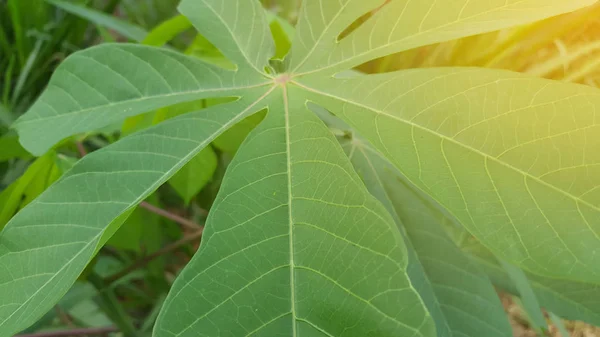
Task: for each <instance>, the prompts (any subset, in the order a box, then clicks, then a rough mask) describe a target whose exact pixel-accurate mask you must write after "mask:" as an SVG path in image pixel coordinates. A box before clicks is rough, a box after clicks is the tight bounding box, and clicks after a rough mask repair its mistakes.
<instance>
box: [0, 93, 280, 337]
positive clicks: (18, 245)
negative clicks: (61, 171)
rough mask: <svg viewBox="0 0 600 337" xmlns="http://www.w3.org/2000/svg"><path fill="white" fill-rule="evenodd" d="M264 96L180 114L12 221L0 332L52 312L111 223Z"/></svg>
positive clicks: (82, 168) (109, 153) (2, 262)
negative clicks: (150, 165) (50, 310)
mask: <svg viewBox="0 0 600 337" xmlns="http://www.w3.org/2000/svg"><path fill="white" fill-rule="evenodd" d="M256 90H258V89H256ZM268 92H270V91H268ZM268 92H267V93H268ZM265 95H266V93H265V91H264V90H262V91H261V90H258V91H255V95H250V97H252V96H254V97H253V99H250V98H247V99H243V100H240V101H236V102H233V103H228V104H222V105H218V106H215V107H211V108H208V109H205V110H202V111H199V112H196V113H190V114H186V115H182V116H180V117H178V118H174V119H171V120H168V121H166V122H164V123H162V124H160V125H158V126H156V127H153V128H150V129H148V130H144V131H142V132H139V133H136V134H134V135H131V136H129V137H127V138H125V139H123V140H121V141H119V142H116V143H114V144H112V145H109V146H107V147H105V148H103V149H101V150H98V151H95V152H93V153H91V154H89V155H87V156H85V157H84V158H83V159H81V160H80V161H79V162H78V163H77V164H76V165H75V166H74V167H73V168H72V169H71V170H70V171H69V172H68V173H67V174H65V175H64V176H63V177H62V178H61V179H60V180H59V181H58V182H57V183H55V184H54V185H53V186H52V187H50V188H49V189H48V190H47V191H46V192H44V193H43V194H42V195H41V196H40V197H39V198H37V199H36V200H35V201H34V202H33V203H31V204H29V206H27V207H25V208H24V209H23V210H21V211H20V212H19V213H18V214H17V215H16V216H15V217H14V218H12V220H11V221H10V222H9V223H8V224H7V225H6V227H5V229H4V230H3V231H2V234H1V235H0V298H1V299H2V302H1V303H2V304H1V305H0V335H1V336H5V335H12V334H14V333H16V332H18V331H20V330H22V329H23V328H25V327H27V326H29V325H30V324H32V323H33V322H35V321H36V319H37V318H39V317H40V316H41V315H42V314H44V313H45V312H46V311H48V310H49V309H50V308H52V306H53V305H54V303H56V301H57V300H58V299H60V297H61V296H62V295H63V294H64V293H65V292H66V291H67V290H68V289H69V287H70V286H71V285H72V284H73V282H74V281H75V279H76V278H77V276H78V275H79V274H80V273H81V272H82V271H83V269H84V268H85V266H86V265H87V263H88V261H90V259H91V258H92V256H93V255H94V254H95V253H96V251H97V250H98V249H99V248H100V246H101V244H102V243H103V242H104V241H106V240H108V239H109V237H110V236H109V237H106V236H104V234H105V231H106V230H107V228H109V229H110V230H111V231H114V230H115V228H114V226H109V225H110V224H111V223H113V222H114V223H117V224H120V223H121V222H122V221H124V220H125V219H126V216H127V215H128V214H127V213H128V212H130V211H131V210H133V207H134V206H135V205H136V204H138V203H139V202H141V201H142V200H144V198H146V197H147V196H148V195H149V194H150V193H152V192H153V191H154V190H156V188H158V187H159V186H160V185H161V184H162V183H164V182H166V181H167V180H168V179H169V178H170V177H171V176H173V175H174V174H175V172H176V171H177V170H179V169H180V168H181V167H182V166H183V165H185V163H186V162H188V161H189V160H190V159H192V158H193V157H194V156H195V155H196V154H197V153H199V152H200V151H201V150H202V149H203V148H204V147H205V146H207V145H208V144H209V143H210V142H211V141H212V140H213V139H214V138H215V137H216V136H218V135H219V134H220V133H221V132H223V130H225V129H227V128H229V127H230V126H231V125H233V124H235V123H236V122H238V121H239V120H241V119H243V118H245V117H247V116H248V115H249V114H250V113H252V112H255V111H257V110H261V109H262V108H263V107H264V105H263V104H264V103H262V99H263V97H264V96H265ZM247 96H248V95H247ZM165 140H169V142H165ZM149 162H151V163H153V165H152V167H149V166H148V165H147V163H149ZM106 186H114V187H117V186H118V188H108V189H107V188H105V187H106ZM117 228H118V227H117ZM28 261H37V262H36V263H29V262H28ZM32 289H35V290H32Z"/></svg>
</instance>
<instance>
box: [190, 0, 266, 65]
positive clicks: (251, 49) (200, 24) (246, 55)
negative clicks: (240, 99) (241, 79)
mask: <svg viewBox="0 0 600 337" xmlns="http://www.w3.org/2000/svg"><path fill="white" fill-rule="evenodd" d="M179 10H180V11H181V12H182V13H184V14H185V15H186V16H187V18H188V19H189V20H190V21H191V22H192V24H194V26H195V27H196V28H197V29H198V31H199V32H200V33H201V34H202V35H204V36H205V37H206V38H207V39H208V40H210V41H211V42H213V43H214V44H215V45H216V46H217V47H218V48H219V50H221V52H222V53H223V54H224V55H225V56H226V57H227V58H228V59H229V60H231V61H233V62H234V63H235V64H237V65H238V66H239V67H240V69H241V70H245V69H253V70H254V71H256V73H258V74H260V75H261V76H263V75H264V68H265V67H266V66H267V65H268V61H269V59H270V58H271V57H272V56H273V54H274V53H275V46H274V43H273V39H272V38H271V32H270V30H269V23H268V21H267V18H266V15H265V11H264V10H263V8H262V6H261V5H260V3H259V2H258V1H254V0H244V1H239V0H219V1H214V0H183V1H182V2H181V5H179Z"/></svg>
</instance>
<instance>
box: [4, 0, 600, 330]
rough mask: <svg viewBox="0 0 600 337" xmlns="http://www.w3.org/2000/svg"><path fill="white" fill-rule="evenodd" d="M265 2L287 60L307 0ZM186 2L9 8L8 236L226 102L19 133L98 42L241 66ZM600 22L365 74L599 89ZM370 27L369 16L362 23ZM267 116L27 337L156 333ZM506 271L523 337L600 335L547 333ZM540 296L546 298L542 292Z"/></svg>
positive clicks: (490, 38)
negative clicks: (84, 171) (38, 208)
mask: <svg viewBox="0 0 600 337" xmlns="http://www.w3.org/2000/svg"><path fill="white" fill-rule="evenodd" d="M262 2H263V4H264V6H265V8H266V9H267V10H268V11H269V18H270V20H271V28H272V32H273V36H274V38H275V40H276V44H277V55H276V57H277V58H280V59H281V58H283V56H285V54H286V53H287V51H288V49H289V46H290V43H291V39H292V36H293V24H294V23H295V22H296V20H297V18H298V9H299V6H300V0H262ZM177 3H178V0H73V1H67V0H46V1H43V0H0V229H2V227H3V226H4V225H6V223H7V222H8V220H9V219H10V218H11V217H12V216H13V215H14V214H15V213H16V212H18V210H19V209H21V208H23V207H24V206H25V205H27V204H28V203H29V202H30V201H31V200H33V199H34V198H35V197H37V196H38V195H39V194H40V193H42V192H43V191H44V190H45V189H46V188H48V186H50V185H51V184H52V182H54V181H55V180H56V179H58V178H59V177H60V176H61V175H62V174H63V173H64V172H65V171H67V170H68V169H69V168H70V167H71V166H72V165H73V164H74V163H75V162H76V161H77V160H78V159H79V158H81V157H82V156H84V155H85V154H86V153H88V152H90V151H95V150H97V149H99V148H101V147H103V146H106V145H107V144H110V143H112V142H115V141H117V140H118V139H119V138H120V137H122V136H125V135H128V134H130V133H132V132H136V131H139V130H142V129H144V128H146V127H149V126H151V125H154V124H156V123H159V122H161V121H163V120H166V119H168V118H172V117H174V116H177V115H180V114H183V113H187V112H189V111H193V110H197V109H201V108H205V107H207V106H210V105H213V104H219V103H223V102H224V101H225V100H226V99H208V100H201V101H197V102H191V103H186V104H179V105H176V106H172V107H169V108H165V109H160V110H158V111H151V112H148V113H146V114H143V115H140V116H136V117H133V118H129V119H127V120H126V121H125V122H124V123H122V124H119V125H111V126H108V127H106V128H105V129H103V130H97V131H96V132H94V133H90V134H85V135H80V136H78V137H73V138H72V139H67V140H65V141H63V142H62V143H60V144H59V145H58V146H56V147H55V148H54V149H53V150H52V151H50V152H48V153H47V154H45V155H44V156H42V157H39V158H34V157H33V156H31V155H30V154H29V153H27V151H25V150H24V149H23V148H22V147H21V146H20V145H19V142H18V138H17V136H16V135H15V134H14V133H13V132H12V131H10V128H9V127H10V125H11V123H12V122H13V121H14V120H15V119H16V118H18V116H19V115H20V114H22V113H24V112H25V111H26V110H27V109H28V107H29V106H30V105H31V104H32V103H33V102H34V101H35V99H36V98H37V97H38V95H39V94H40V93H41V92H42V91H43V90H44V88H45V86H46V84H47V82H48V80H49V78H50V76H51V74H52V72H53V70H54V69H55V68H56V67H57V66H58V65H59V64H60V62H61V61H62V60H64V59H65V58H66V57H67V56H68V55H69V54H71V53H73V52H76V51H78V50H81V49H84V48H88V47H91V46H94V45H96V44H99V43H104V42H132V43H142V44H146V45H152V46H163V47H165V48H172V49H176V50H179V51H181V52H182V53H185V54H188V55H193V56H195V57H199V58H202V59H203V60H205V61H207V62H211V63H214V64H217V65H219V66H222V67H231V64H230V63H229V62H228V61H227V60H226V59H224V58H223V57H222V55H221V53H220V52H219V51H218V50H217V49H216V48H215V47H214V46H212V45H211V44H210V43H209V42H208V41H207V40H206V39H205V38H204V37H202V36H201V35H198V34H197V33H196V32H195V31H194V29H193V28H192V27H191V24H190V23H189V21H187V19H185V18H184V17H182V16H179V15H178V14H177V11H176V6H177ZM599 14H600V4H599V5H595V6H593V7H590V8H586V9H584V10H580V11H577V12H574V13H569V14H565V15H562V16H559V17H555V18H551V19H547V20H544V21H540V22H537V23H534V24H531V25H526V26H520V27H515V28H512V29H507V30H503V31H498V32H493V33H488V34H483V35H478V36H472V37H468V38H464V39H460V40H455V41H449V42H444V43H440V44H436V45H432V46H427V47H422V48H418V49H415V50H410V51H406V52H402V53H399V54H395V55H391V56H388V57H384V58H381V59H378V60H374V61H371V62H368V63H366V64H363V65H361V66H359V67H357V69H356V70H358V71H361V72H365V73H379V72H390V71H396V70H401V69H408V68H415V67H440V66H441V67H449V66H478V67H490V68H499V69H506V70H512V71H519V72H524V73H527V74H531V75H534V76H541V77H546V78H551V79H555V80H560V81H567V82H574V83H581V84H586V85H590V86H597V85H599V84H600V39H599V37H600V19H599V18H600V15H599ZM366 19H368V16H367V17H364V18H362V20H363V21H364V20H366ZM355 24H360V22H357V23H355ZM263 117H264V115H263V114H257V115H255V116H252V117H250V118H248V119H246V120H244V121H243V122H242V123H240V124H238V125H236V126H235V127H234V128H233V129H231V130H230V131H228V132H226V133H225V134H223V135H222V136H221V137H219V138H218V139H217V140H215V141H214V142H213V144H212V146H211V147H209V148H207V149H206V150H204V151H202V152H201V153H200V154H199V155H198V156H197V157H196V158H194V159H193V160H192V161H191V162H190V163H189V164H187V165H186V166H185V167H184V168H183V169H182V171H181V172H179V173H178V174H177V175H176V176H175V177H173V178H172V179H171V180H170V181H169V182H168V183H167V184H165V185H164V186H163V187H161V188H160V189H159V190H158V191H157V192H156V193H155V194H153V195H152V196H151V197H150V198H148V199H147V200H146V201H145V202H144V203H143V204H142V205H140V207H138V208H137V209H135V210H134V211H133V212H132V213H131V215H130V217H129V218H128V219H127V220H126V221H125V223H124V224H123V226H122V227H121V228H120V229H119V230H118V231H117V232H116V233H115V234H114V235H113V237H112V238H111V239H110V240H109V242H108V244H107V245H106V246H105V247H104V248H102V250H101V251H100V253H99V254H98V255H97V257H96V258H95V259H94V260H93V262H92V263H91V264H90V265H89V267H88V268H87V270H86V271H85V272H84V273H83V275H81V277H80V282H78V283H77V284H76V285H75V286H74V287H73V289H72V290H71V291H70V292H69V293H68V294H67V296H65V297H64V298H63V300H62V301H61V302H60V303H59V304H58V305H57V306H56V307H55V310H52V311H50V312H48V313H47V314H46V315H45V316H44V317H43V318H41V319H40V320H39V322H38V323H37V324H36V325H35V326H33V327H31V328H30V329H28V330H27V331H24V332H23V334H35V333H37V334H39V333H40V332H44V333H47V332H50V333H51V332H52V331H55V332H58V333H61V332H62V333H64V331H66V330H74V329H80V328H84V329H87V330H85V332H87V333H88V334H109V333H115V332H118V334H121V335H125V336H149V335H150V334H151V330H152V326H153V323H154V320H155V318H156V316H157V315H158V311H159V309H160V307H161V305H162V301H163V300H164V299H165V296H166V294H167V292H168V291H169V288H170V285H171V283H172V281H173V280H174V278H175V275H176V274H177V273H178V272H179V271H180V270H181V268H182V267H183V266H184V265H185V264H186V263H187V262H188V261H189V259H190V257H191V256H192V255H193V252H194V251H195V250H196V248H197V247H198V244H199V241H200V239H201V235H202V228H203V227H202V226H203V224H204V221H205V220H206V216H207V212H208V210H209V209H210V207H211V203H212V201H213V200H214V198H215V195H216V193H217V191H218V189H219V186H220V181H221V179H222V177H223V175H224V172H225V170H226V168H227V165H228V163H229V161H230V160H231V158H232V156H233V155H234V154H235V152H236V150H237V148H238V147H239V145H240V144H241V142H242V141H243V140H244V138H245V136H246V135H247V134H248V132H249V131H250V130H251V129H252V128H253V127H254V126H256V125H257V124H258V123H259V122H260V121H261V119H262V118H263ZM456 237H457V243H458V244H459V246H461V247H463V248H464V249H465V251H470V250H472V249H473V247H474V246H473V244H472V242H471V243H469V239H470V238H468V237H467V238H466V239H465V236H464V234H460V235H457V236H456ZM465 242H466V243H467V244H465ZM475 246H476V243H475ZM476 247H477V246H476ZM477 249H480V248H477ZM490 266H492V265H490ZM495 268H496V269H497V268H498V267H497V265H496V267H495ZM492 269H493V268H492ZM502 275H503V276H502V277H504V281H503V282H504V283H503V284H504V286H503V285H502V284H498V285H499V286H500V287H501V288H503V289H504V291H503V292H502V293H501V296H502V298H503V301H504V304H505V306H506V309H507V312H509V314H510V318H511V322H512V323H513V326H514V328H515V335H516V336H536V335H538V334H541V333H549V334H552V335H553V336H558V335H559V334H560V331H561V330H562V331H563V337H566V336H565V334H566V332H565V329H569V330H570V332H571V334H572V336H597V335H598V333H599V332H598V330H596V329H595V328H593V327H591V326H588V325H585V324H583V323H579V322H563V321H562V320H560V319H559V318H557V317H555V316H553V315H548V314H545V316H542V317H545V319H547V320H548V322H549V323H550V325H549V326H550V330H549V331H547V332H541V331H542V330H540V329H538V327H536V322H535V320H533V319H531V317H540V316H539V312H536V310H539V308H534V309H531V308H528V306H527V305H524V304H523V302H521V300H519V299H517V298H515V297H513V296H512V295H510V293H515V292H516V291H515V290H514V289H513V288H514V287H513V288H511V285H510V284H511V282H510V279H509V281H506V275H504V274H502ZM532 289H534V291H535V290H536V288H535V284H534V285H533V288H532ZM536 295H539V292H537V293H536ZM542 305H543V303H542ZM532 311H533V312H532ZM563 323H566V324H563ZM538 325H539V323H538ZM79 335H81V334H79Z"/></svg>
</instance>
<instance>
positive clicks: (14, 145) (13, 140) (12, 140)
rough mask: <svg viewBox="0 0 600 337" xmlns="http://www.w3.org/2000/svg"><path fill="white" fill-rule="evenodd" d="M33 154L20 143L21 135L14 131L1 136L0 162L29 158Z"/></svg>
mask: <svg viewBox="0 0 600 337" xmlns="http://www.w3.org/2000/svg"><path fill="white" fill-rule="evenodd" d="M31 157H32V156H31V154H30V153H29V152H27V150H25V149H24V148H23V147H22V146H21V144H19V137H18V136H17V135H16V134H14V133H9V134H7V135H4V136H2V137H0V162H3V161H7V160H9V159H14V158H19V159H29V158H31Z"/></svg>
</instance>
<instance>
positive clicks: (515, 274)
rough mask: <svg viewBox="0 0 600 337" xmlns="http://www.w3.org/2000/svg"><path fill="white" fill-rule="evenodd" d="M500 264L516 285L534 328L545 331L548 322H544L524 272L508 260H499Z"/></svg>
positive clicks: (542, 314) (544, 319)
mask: <svg viewBox="0 0 600 337" xmlns="http://www.w3.org/2000/svg"><path fill="white" fill-rule="evenodd" d="M500 264H501V265H502V268H504V270H505V271H506V273H507V274H508V276H509V277H510V279H511V280H512V281H513V283H514V284H515V286H516V287H517V290H518V292H519V296H520V297H521V302H522V303H523V308H524V309H525V311H526V312H527V315H528V316H529V319H530V320H531V323H532V325H533V326H534V327H535V330H537V331H538V332H543V331H547V330H548V323H546V318H545V317H544V313H543V312H542V309H541V307H540V304H539V303H538V299H537V297H536V296H535V293H534V291H533V289H532V288H531V285H530V284H529V280H528V279H527V276H526V275H525V273H524V272H523V271H522V270H521V269H519V268H518V267H515V266H513V265H512V264H510V263H508V262H505V261H500Z"/></svg>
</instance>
